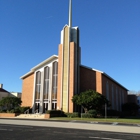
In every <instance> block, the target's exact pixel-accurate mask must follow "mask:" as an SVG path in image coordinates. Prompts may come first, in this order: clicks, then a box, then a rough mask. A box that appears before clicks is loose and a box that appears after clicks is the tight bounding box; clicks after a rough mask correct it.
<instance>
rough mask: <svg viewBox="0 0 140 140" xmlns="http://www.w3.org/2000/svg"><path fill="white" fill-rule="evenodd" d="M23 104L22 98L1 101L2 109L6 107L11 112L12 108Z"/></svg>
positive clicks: (9, 98)
mask: <svg viewBox="0 0 140 140" xmlns="http://www.w3.org/2000/svg"><path fill="white" fill-rule="evenodd" d="M21 103H22V101H21V99H20V98H17V97H4V98H3V99H2V100H1V101H0V106H1V107H6V109H7V110H11V109H12V108H15V107H18V106H20V105H21Z"/></svg>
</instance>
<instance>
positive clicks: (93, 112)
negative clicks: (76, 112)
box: [88, 109, 97, 118]
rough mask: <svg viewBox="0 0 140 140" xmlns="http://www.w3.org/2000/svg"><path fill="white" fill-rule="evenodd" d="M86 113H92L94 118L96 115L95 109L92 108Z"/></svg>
mask: <svg viewBox="0 0 140 140" xmlns="http://www.w3.org/2000/svg"><path fill="white" fill-rule="evenodd" d="M88 113H89V114H92V115H93V117H94V118H95V117H97V111H96V110H94V109H93V110H89V111H88Z"/></svg>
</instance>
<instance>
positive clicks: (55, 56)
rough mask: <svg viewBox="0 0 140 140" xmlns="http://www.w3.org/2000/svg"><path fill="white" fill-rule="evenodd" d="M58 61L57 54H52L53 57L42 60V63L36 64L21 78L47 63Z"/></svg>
mask: <svg viewBox="0 0 140 140" xmlns="http://www.w3.org/2000/svg"><path fill="white" fill-rule="evenodd" d="M56 59H57V61H58V56H57V55H52V56H51V57H49V58H48V59H46V60H44V61H42V62H41V63H39V64H38V65H36V66H35V67H33V68H32V69H31V70H30V72H28V73H26V74H24V75H23V76H21V77H20V79H24V77H26V76H28V75H30V74H31V73H33V72H35V71H36V70H37V69H39V68H41V67H43V66H44V65H47V64H49V63H52V62H53V61H56Z"/></svg>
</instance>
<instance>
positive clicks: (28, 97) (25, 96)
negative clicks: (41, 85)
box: [21, 73, 34, 107]
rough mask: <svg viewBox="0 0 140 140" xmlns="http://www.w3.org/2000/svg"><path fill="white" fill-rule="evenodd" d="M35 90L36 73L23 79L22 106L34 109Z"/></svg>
mask: <svg viewBox="0 0 140 140" xmlns="http://www.w3.org/2000/svg"><path fill="white" fill-rule="evenodd" d="M33 88H34V73H32V74H30V75H28V77H25V78H24V79H23V84H22V97H21V100H22V106H30V107H32V102H33Z"/></svg>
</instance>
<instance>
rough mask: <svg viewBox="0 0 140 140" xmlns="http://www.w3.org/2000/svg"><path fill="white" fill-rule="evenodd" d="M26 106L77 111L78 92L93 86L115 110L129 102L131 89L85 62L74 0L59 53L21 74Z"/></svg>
mask: <svg viewBox="0 0 140 140" xmlns="http://www.w3.org/2000/svg"><path fill="white" fill-rule="evenodd" d="M20 78H21V79H22V81H23V83H22V98H21V99H22V106H30V107H31V108H32V111H33V113H34V112H39V113H44V112H45V111H46V110H52V109H59V110H63V111H64V112H75V111H76V108H75V105H74V104H73V103H72V101H71V99H72V97H73V95H74V94H78V93H80V92H83V91H86V90H88V89H93V90H95V91H97V92H99V93H100V94H103V95H104V96H106V97H107V99H108V100H109V101H110V102H111V107H110V108H111V109H114V110H121V105H122V104H123V103H126V102H127V91H128V90H127V89H126V88H125V87H124V86H122V85H121V84H119V83H118V82H117V81H115V80H114V79H113V78H111V77H110V76H109V75H107V74H106V73H104V72H102V71H99V70H96V69H92V68H90V67H87V66H84V65H81V48H80V46H79V28H78V27H72V1H71V0H70V1H69V23H68V25H65V26H64V27H63V29H62V31H61V42H60V44H59V47H58V55H53V56H51V57H49V58H47V59H46V60H45V61H43V62H41V63H39V64H38V65H36V66H35V67H33V68H31V70H30V71H29V72H28V73H26V74H24V75H23V76H21V77H20Z"/></svg>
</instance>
